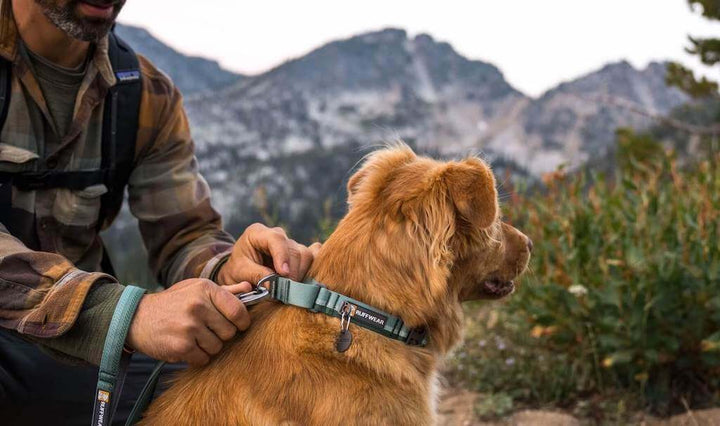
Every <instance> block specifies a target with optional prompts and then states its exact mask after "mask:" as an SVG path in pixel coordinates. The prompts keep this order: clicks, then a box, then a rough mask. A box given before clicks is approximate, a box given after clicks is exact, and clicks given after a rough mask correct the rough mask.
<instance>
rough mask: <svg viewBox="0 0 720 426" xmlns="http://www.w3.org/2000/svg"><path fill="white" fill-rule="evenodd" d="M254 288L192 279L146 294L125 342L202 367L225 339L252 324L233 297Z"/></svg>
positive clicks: (157, 356)
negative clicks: (223, 285)
mask: <svg viewBox="0 0 720 426" xmlns="http://www.w3.org/2000/svg"><path fill="white" fill-rule="evenodd" d="M250 290H251V286H250V284H249V283H247V282H243V283H240V284H236V285H233V286H227V287H220V286H218V285H217V284H215V283H214V282H212V281H210V280H205V279H200V278H193V279H189V280H185V281H181V282H179V283H177V284H175V285H173V286H172V287H170V288H169V289H167V290H165V291H161V292H160V293H154V294H148V295H146V296H143V298H142V299H141V300H140V305H139V306H138V308H137V311H136V312H135V317H134V318H133V321H132V323H131V324H130V330H129V331H128V335H127V340H126V342H127V344H128V346H130V347H131V348H132V349H135V350H137V351H140V352H142V353H144V354H146V355H148V356H150V357H152V358H155V359H159V360H163V361H168V362H180V361H185V362H187V363H188V364H190V365H192V366H200V365H204V364H206V363H207V362H208V361H209V360H210V357H211V356H212V355H215V354H217V353H218V352H220V349H222V346H223V341H227V340H229V339H231V338H232V337H233V336H234V335H235V333H236V332H237V330H245V329H247V328H248V326H249V325H250V317H249V316H248V312H247V310H246V309H245V305H243V303H242V302H241V301H240V300H239V299H238V298H237V297H235V296H234V294H235V293H244V292H248V291H250Z"/></svg>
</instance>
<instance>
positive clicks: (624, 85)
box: [186, 29, 686, 228]
mask: <svg viewBox="0 0 720 426" xmlns="http://www.w3.org/2000/svg"><path fill="white" fill-rule="evenodd" d="M664 69H665V65H664V64H661V63H653V64H650V65H649V66H648V67H647V68H646V69H644V70H636V69H634V68H633V67H632V66H631V65H630V64H628V63H627V62H620V63H615V64H609V65H607V66H605V67H604V68H602V69H601V70H598V71H596V72H594V73H591V74H589V75H586V76H583V77H580V78H579V79H577V80H574V81H571V82H568V83H564V84H562V85H560V86H558V87H556V88H554V89H552V90H550V91H548V92H547V93H545V94H544V95H542V96H541V97H540V98H538V99H532V98H530V97H528V96H525V95H524V94H522V93H520V92H519V91H518V90H516V89H514V88H513V87H512V86H510V85H509V84H508V83H507V82H506V81H505V79H504V78H503V75H502V73H501V72H500V70H498V69H497V68H496V67H495V66H493V65H491V64H488V63H486V62H482V61H477V60H470V59H467V58H465V57H463V56H462V55H460V54H458V53H457V52H456V51H455V50H454V49H453V48H452V46H450V45H449V44H447V43H443V42H439V41H436V40H434V39H433V38H432V37H430V36H428V35H418V36H416V37H408V35H407V33H406V32H405V31H403V30H398V29H387V30H383V31H378V32H372V33H367V34H362V35H359V36H356V37H352V38H349V39H346V40H339V41H335V42H332V43H329V44H327V45H325V46H322V47H320V48H318V49H316V50H314V51H312V52H310V53H309V54H307V55H306V56H303V57H301V58H298V59H295V60H292V61H289V62H286V63H284V64H282V65H281V66H279V67H277V68H275V69H273V70H270V71H268V72H267V73H264V74H262V75H259V76H256V77H250V78H246V79H244V80H243V81H241V82H240V83H239V84H236V85H234V86H233V87H231V88H229V89H226V90H223V91H221V92H215V93H209V94H206V95H203V96H197V97H193V99H191V100H189V101H188V102H187V104H186V107H187V110H188V113H189V116H190V120H191V123H192V127H193V134H194V137H195V140H196V142H197V149H198V156H199V158H200V163H201V165H202V168H203V171H204V173H205V176H206V178H207V179H208V180H209V182H210V184H211V185H212V187H213V189H214V191H215V202H216V204H217V205H218V207H219V208H220V210H221V211H222V212H224V213H226V214H229V215H230V216H233V217H235V218H236V219H237V220H240V221H242V222H243V223H245V221H247V220H251V218H254V219H257V218H260V216H258V212H257V208H256V207H257V206H253V202H255V203H256V204H257V196H258V195H257V193H256V192H257V191H258V190H259V189H261V190H262V192H263V193H264V194H265V195H263V196H266V197H268V199H269V200H271V201H272V202H271V203H270V204H269V205H270V206H272V207H273V208H275V209H277V211H274V212H273V214H274V215H275V217H277V218H278V219H279V220H280V221H282V222H284V223H285V224H288V225H291V227H295V228H297V227H305V226H306V225H305V224H308V223H314V224H316V223H317V222H318V220H319V218H320V214H321V213H322V209H321V208H320V206H322V205H323V202H324V201H325V200H326V199H332V200H333V204H332V206H333V207H334V210H333V211H334V213H335V214H334V215H337V214H339V213H340V212H342V210H343V208H344V204H343V201H344V200H343V199H342V194H343V184H342V181H343V178H344V177H345V176H346V175H347V172H348V171H349V169H350V168H351V167H352V166H353V164H354V163H355V162H356V161H357V160H359V159H360V158H361V157H362V155H363V154H364V153H366V152H368V150H370V149H372V147H377V146H378V144H382V143H383V142H386V141H390V140H394V139H402V140H404V141H406V142H407V143H409V144H410V145H412V146H413V147H415V148H416V149H418V150H419V151H422V152H429V153H434V154H436V155H442V156H464V155H468V154H478V153H481V154H482V155H483V156H484V157H486V158H488V159H489V160H491V161H492V162H493V164H494V165H495V169H496V173H498V174H499V175H503V174H504V173H505V170H509V171H510V172H512V174H513V176H515V177H523V176H525V177H530V178H532V177H537V176H539V175H540V174H541V173H543V172H546V171H550V170H553V169H555V168H556V167H557V166H558V165H560V164H564V163H568V164H570V165H571V166H577V165H580V164H582V163H583V162H585V161H586V160H587V159H588V158H590V157H596V156H600V155H603V154H604V153H605V152H606V151H607V149H608V148H609V147H610V146H612V144H613V141H614V131H615V129H616V128H617V127H619V126H633V127H639V128H640V127H644V126H647V125H648V124H649V121H648V119H647V118H645V117H643V116H642V115H638V114H635V113H631V112H629V111H628V110H626V109H624V108H622V107H620V106H618V105H615V104H614V103H612V102H610V101H612V100H617V99H619V100H622V101H624V102H628V103H632V104H633V105H636V106H637V107H640V108H643V109H646V110H648V111H651V112H656V113H660V114H665V113H667V112H668V111H670V110H671V109H672V108H673V107H675V106H677V105H680V104H682V103H683V102H685V101H686V98H685V97H684V95H682V94H681V93H680V92H679V91H677V90H675V89H669V88H667V87H666V86H665V84H664V72H665V71H664ZM335 195H338V196H339V197H336V196H335ZM253 200H255V201H253ZM231 223H233V224H234V223H235V219H232V220H231Z"/></svg>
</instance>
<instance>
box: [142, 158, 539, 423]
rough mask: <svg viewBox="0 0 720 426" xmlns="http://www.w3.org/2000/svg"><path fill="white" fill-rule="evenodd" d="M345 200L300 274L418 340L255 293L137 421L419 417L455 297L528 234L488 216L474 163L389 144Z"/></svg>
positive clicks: (520, 255) (496, 289) (501, 262)
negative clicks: (237, 319) (234, 326)
mask: <svg viewBox="0 0 720 426" xmlns="http://www.w3.org/2000/svg"><path fill="white" fill-rule="evenodd" d="M348 194H349V195H348V203H349V206H350V208H349V211H348V213H347V215H346V216H345V218H344V219H343V220H342V221H341V222H340V224H339V225H338V227H337V229H336V230H335V232H334V233H333V234H332V236H331V237H330V238H329V239H328V241H327V242H326V243H325V244H324V246H323V248H322V250H321V251H320V254H319V255H318V257H317V258H316V260H315V263H314V265H313V267H312V269H311V271H310V275H311V276H313V277H314V278H316V279H317V281H319V282H321V283H324V284H326V285H327V286H328V288H329V289H332V290H334V291H337V292H339V293H342V294H345V295H347V296H350V297H352V298H354V299H357V300H360V301H363V302H365V303H367V304H369V305H372V306H374V307H376V308H378V309H381V310H383V311H385V312H388V313H391V314H393V315H396V316H399V317H401V318H402V319H403V320H404V321H405V323H406V324H407V325H409V326H412V327H416V326H424V327H426V329H427V331H428V336H429V343H428V345H427V346H426V347H424V348H422V347H417V346H409V345H406V344H404V343H402V342H399V341H396V340H392V339H390V338H387V337H384V336H382V335H380V334H377V333H374V332H372V331H370V330H367V329H365V328H360V327H357V326H355V325H354V324H352V323H351V325H350V331H351V332H352V334H353V335H354V341H353V344H352V345H351V346H350V348H349V349H348V350H347V351H346V352H344V353H340V352H338V351H337V350H336V347H335V339H336V337H337V335H338V333H339V331H340V320H338V319H337V318H333V317H330V316H326V315H324V314H322V313H312V312H310V311H307V310H304V309H301V308H297V307H293V306H286V305H282V304H280V303H277V302H273V303H263V304H260V305H258V306H256V307H254V308H253V310H252V317H253V325H252V327H250V329H249V330H248V331H247V332H246V333H245V334H244V335H243V336H242V337H241V338H237V339H235V340H234V342H233V343H232V344H230V345H228V347H227V348H226V349H225V350H223V352H221V353H220V354H219V355H218V356H217V358H215V359H214V360H213V362H211V363H210V364H209V365H208V366H206V367H203V368H197V369H190V370H188V371H186V372H184V373H182V374H181V375H180V376H179V377H178V379H177V381H176V382H175V383H174V384H173V386H172V387H171V388H170V389H169V390H168V391H166V392H165V393H164V394H163V395H162V396H161V397H160V398H159V399H158V400H156V401H155V402H154V403H153V404H152V405H151V407H150V408H149V410H148V412H147V417H146V418H145V420H144V421H143V422H142V424H144V425H277V424H302V425H339V424H348V425H350V424H363V425H424V424H432V423H434V420H435V413H434V411H435V409H434V407H435V388H436V383H435V381H436V368H437V366H438V363H439V361H440V360H441V359H442V357H443V356H444V355H445V354H446V353H447V352H448V351H449V350H450V349H451V348H452V347H453V345H455V344H456V343H457V342H458V341H459V340H460V337H461V324H462V309H461V306H460V302H461V301H463V300H468V299H477V298H499V297H503V296H506V295H508V294H510V293H511V292H512V291H513V288H514V284H513V281H512V280H513V279H514V278H515V277H517V276H518V275H519V274H520V273H522V272H523V271H524V270H525V268H526V266H527V263H528V260H529V258H530V249H531V247H532V243H531V242H530V240H529V239H528V238H527V237H526V236H525V235H523V234H522V233H520V232H519V231H517V230H516V229H514V228H513V227H511V226H509V225H506V224H503V223H501V222H500V220H499V213H498V202H497V192H496V190H495V179H494V178H493V175H492V172H491V171H490V168H489V167H488V166H487V165H486V164H485V163H484V162H483V161H481V160H479V159H476V158H469V159H466V160H464V161H460V162H438V161H434V160H431V159H428V158H422V157H417V156H416V155H415V154H414V153H413V152H412V151H411V150H410V149H409V148H407V147H405V146H399V147H396V148H390V149H385V150H381V151H378V152H376V153H374V154H373V155H371V156H370V157H369V159H368V160H367V161H366V162H365V164H364V165H363V167H362V168H361V169H360V170H359V171H358V172H357V173H355V175H353V176H352V177H351V179H350V181H349V183H348Z"/></svg>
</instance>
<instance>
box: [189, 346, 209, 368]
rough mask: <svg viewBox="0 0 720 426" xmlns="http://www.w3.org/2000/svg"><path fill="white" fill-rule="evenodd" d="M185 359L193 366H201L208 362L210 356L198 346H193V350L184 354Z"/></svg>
mask: <svg viewBox="0 0 720 426" xmlns="http://www.w3.org/2000/svg"><path fill="white" fill-rule="evenodd" d="M185 361H187V363H188V364H190V365H191V366H193V367H202V366H203V365H205V364H207V363H208V362H210V356H209V355H208V354H207V353H205V351H203V350H202V349H200V347H199V346H195V348H194V349H193V350H191V351H190V352H188V353H187V354H186V355H185Z"/></svg>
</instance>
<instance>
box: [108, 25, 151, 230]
mask: <svg viewBox="0 0 720 426" xmlns="http://www.w3.org/2000/svg"><path fill="white" fill-rule="evenodd" d="M108 42H109V46H108V55H109V56H110V63H111V64H112V68H113V72H114V73H115V77H116V78H117V83H116V84H115V86H113V87H112V88H110V90H109V91H108V94H107V96H106V97H105V108H104V116H103V134H102V169H103V170H107V171H108V173H107V174H106V180H105V186H107V188H108V192H107V193H106V194H105V195H103V200H102V206H101V209H100V217H99V218H98V230H99V229H101V228H102V226H103V225H104V222H105V220H106V219H107V217H108V216H109V215H111V214H114V212H116V211H117V210H118V209H119V208H120V206H121V205H122V200H123V193H124V191H125V186H126V185H127V182H128V179H129V178H130V173H131V172H132V169H133V164H134V160H135V143H136V139H137V132H138V122H139V115H140V98H141V96H142V80H141V78H140V63H139V61H138V58H137V56H136V55H135V52H133V50H132V49H131V48H130V46H128V45H127V44H126V43H125V42H124V41H122V40H121V39H120V38H119V37H118V36H117V35H115V33H114V32H113V31H111V32H110V33H109V35H108Z"/></svg>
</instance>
